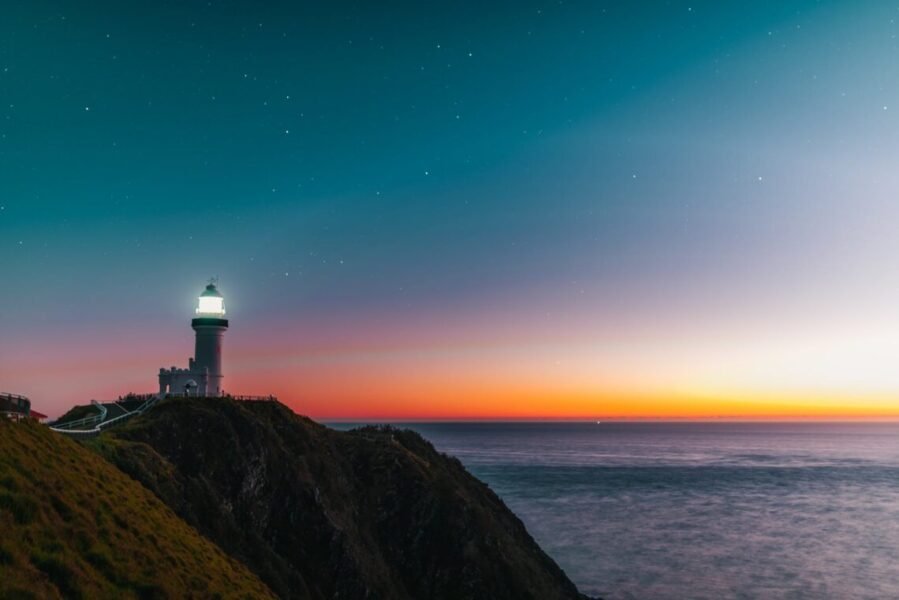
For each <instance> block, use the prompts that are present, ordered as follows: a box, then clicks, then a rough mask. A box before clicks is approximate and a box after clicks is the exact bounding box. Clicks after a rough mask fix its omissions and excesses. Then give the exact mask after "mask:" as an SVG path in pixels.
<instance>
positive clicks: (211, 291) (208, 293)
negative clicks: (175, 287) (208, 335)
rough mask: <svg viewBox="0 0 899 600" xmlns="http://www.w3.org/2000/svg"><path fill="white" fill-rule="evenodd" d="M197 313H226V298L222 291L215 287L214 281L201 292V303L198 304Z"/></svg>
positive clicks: (219, 314) (213, 314)
mask: <svg viewBox="0 0 899 600" xmlns="http://www.w3.org/2000/svg"><path fill="white" fill-rule="evenodd" d="M197 314H198V315H204V316H210V317H222V316H224V314H225V299H224V298H223V297H222V294H221V292H219V291H218V288H216V287H215V284H214V283H210V284H209V285H207V286H206V289H205V290H203V293H201V294H200V298H199V303H198V304H197Z"/></svg>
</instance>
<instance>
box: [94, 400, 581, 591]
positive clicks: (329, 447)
mask: <svg viewBox="0 0 899 600" xmlns="http://www.w3.org/2000/svg"><path fill="white" fill-rule="evenodd" d="M94 443H95V444H96V446H97V448H98V449H99V450H100V451H101V452H102V453H103V454H104V455H105V456H106V457H107V458H109V459H110V460H111V461H113V462H114V463H115V464H116V465H118V466H119V467H120V468H121V469H122V470H124V471H125V472H127V473H129V474H130V475H132V476H133V477H134V478H136V479H137V480H139V481H140V482H142V483H143V484H144V485H145V486H146V487H147V488H149V489H150V490H152V491H153V492H155V493H156V495H157V496H158V497H159V498H161V499H162V500H163V501H164V502H165V503H166V504H168V505H169V506H170V507H171V508H172V509H174V511H175V512H176V513H177V514H179V515H180V516H181V517H182V518H184V519H185V520H186V521H187V522H188V523H189V524H191V525H193V526H194V527H196V528H197V529H198V530H199V531H200V532H202V533H203V534H204V535H206V536H207V537H208V538H209V539H211V540H213V541H214V542H216V543H217V544H218V545H219V546H220V547H221V548H222V549H224V550H225V551H226V552H227V553H229V554H230V555H232V556H233V557H235V558H237V559H238V560H240V561H241V562H243V563H244V564H246V565H247V566H249V568H250V569H251V570H252V571H254V572H255V573H257V574H258V575H259V577H260V578H261V579H262V580H263V581H265V582H266V583H267V584H268V585H269V586H270V587H271V589H273V590H274V591H275V592H276V593H277V594H278V595H280V596H282V597H285V598H288V597H289V598H313V599H319V598H322V599H323V598H338V597H339V598H348V599H356V598H359V599H362V598H367V599H384V600H401V599H425V598H427V599H434V600H440V599H447V600H449V599H453V600H457V599H464V598H478V599H491V598H495V599H503V600H505V599H508V600H513V599H514V600H520V599H527V598H533V599H539V600H551V599H556V598H558V599H581V598H583V596H581V595H580V594H579V593H578V592H577V590H576V589H575V586H574V585H573V584H572V583H571V581H569V580H568V578H567V577H566V576H565V574H564V573H563V572H562V571H561V570H560V569H559V567H558V566H557V565H556V564H555V563H554V562H553V561H552V560H551V559H550V558H549V557H548V556H547V555H546V554H544V553H543V551H542V550H540V548H539V547H538V546H537V544H536V543H535V542H534V540H533V539H532V538H531V537H530V535H528V533H527V531H526V530H525V528H524V526H523V525H522V523H521V522H520V521H519V520H518V518H517V517H515V515H514V514H512V513H511V512H510V511H509V510H508V509H507V508H506V506H505V505H504V504H503V502H502V501H501V500H500V499H499V498H498V497H497V496H496V495H495V494H494V493H493V492H492V491H491V490H490V489H489V488H488V487H487V486H486V485H484V484H483V483H481V482H480V481H478V480H477V479H475V478H474V477H473V476H471V475H470V474H469V473H468V472H467V471H465V469H464V468H463V467H462V465H461V464H460V463H459V462H458V461H457V460H455V459H452V458H449V457H447V456H445V455H441V454H440V453H438V452H437V451H435V449H434V448H433V447H432V446H431V444H429V443H428V442H427V441H425V440H424V439H423V438H421V437H420V436H419V435H417V434H415V433H412V432H409V431H399V430H395V429H384V428H366V429H361V430H356V431H352V432H348V433H345V432H337V431H333V430H330V429H328V428H326V427H323V426H321V425H318V424H316V423H314V422H312V421H310V420H308V419H305V418H303V417H299V416H297V415H295V414H294V413H292V412H291V411H289V410H288V409H287V408H285V407H284V406H282V405H280V404H278V403H274V402H250V403H239V402H234V401H230V400H221V399H190V400H182V399H172V400H168V401H165V402H163V403H161V404H160V405H159V406H157V407H156V408H155V409H154V410H153V411H151V412H150V413H148V414H146V415H144V416H143V417H142V418H139V419H135V420H134V421H133V422H132V423H129V424H128V425H127V426H125V427H123V428H121V429H118V430H113V431H111V432H108V433H106V434H104V435H103V436H101V437H100V438H99V439H98V440H97V441H96V442H94Z"/></svg>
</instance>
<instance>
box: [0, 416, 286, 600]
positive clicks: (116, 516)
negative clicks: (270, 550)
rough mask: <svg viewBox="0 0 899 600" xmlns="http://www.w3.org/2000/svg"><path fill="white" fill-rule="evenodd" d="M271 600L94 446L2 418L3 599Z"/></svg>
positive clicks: (0, 555)
mask: <svg viewBox="0 0 899 600" xmlns="http://www.w3.org/2000/svg"><path fill="white" fill-rule="evenodd" d="M271 596H272V594H271V592H270V591H269V589H268V588H267V587H266V586H265V585H264V584H263V583H262V582H261V581H260V580H259V579H258V578H257V577H256V576H255V575H253V574H252V573H251V572H250V571H248V570H247V569H246V568H245V567H244V566H243V565H241V564H240V563H238V562H237V561H235V560H233V559H231V558H229V557H228V556H227V555H225V554H224V553H223V552H222V551H221V550H219V548H218V547H217V546H215V545H214V544H212V543H211V542H209V541H208V540H207V539H205V538H203V537H202V536H201V535H200V534H199V533H197V532H196V530H194V529H192V528H191V527H190V526H188V525H187V524H186V523H185V522H184V521H182V520H181V519H179V518H178V517H177V516H176V515H175V514H174V513H173V512H172V511H171V510H170V509H169V508H168V507H167V506H166V505H165V504H163V503H162V502H161V501H160V500H159V499H157V498H156V496H154V495H153V494H152V493H150V492H149V491H147V490H146V489H145V488H144V487H143V486H141V485H140V484H139V483H137V482H136V481H134V480H133V479H131V478H129V477H128V476H127V475H125V474H124V473H122V472H121V471H119V470H118V469H116V468H115V467H114V466H113V465H111V464H109V463H107V462H106V461H105V460H103V459H102V458H101V457H100V456H98V455H97V454H95V453H94V452H91V451H90V450H88V449H87V448H84V447H83V446H81V445H79V444H77V443H75V442H73V441H71V440H69V439H67V438H65V437H63V436H61V435H58V434H54V433H53V432H51V431H50V430H49V429H47V428H46V427H43V426H41V425H37V424H35V423H19V424H14V423H10V422H8V421H7V420H6V419H2V418H0V598H74V599H77V598H154V599H155V598H216V597H218V598H267V597H271Z"/></svg>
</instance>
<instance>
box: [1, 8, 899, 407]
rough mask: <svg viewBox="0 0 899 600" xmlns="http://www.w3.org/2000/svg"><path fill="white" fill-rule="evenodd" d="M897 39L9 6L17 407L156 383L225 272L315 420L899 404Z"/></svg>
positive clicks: (293, 394) (519, 19) (4, 24)
mask: <svg viewBox="0 0 899 600" xmlns="http://www.w3.org/2000/svg"><path fill="white" fill-rule="evenodd" d="M263 4H264V5H265V6H263ZM897 19H899V9H897V7H896V6H894V5H892V4H890V3H885V2H880V1H870V2H865V1H854V2H828V1H815V2H812V1H807V2H777V3H773V2H772V3H763V2H753V3H749V2H721V1H692V0H690V1H683V2H681V1H676V0H672V1H670V2H656V3H652V2H641V3H632V2H597V1H585V2H531V1H521V0H518V1H515V2H463V3H455V2H452V3H451V2H446V3H420V2H391V3H387V4H386V5H384V4H376V3H370V2H356V3H350V2H339V1H338V2H321V3H297V2H292V3H287V2H284V3H276V2H272V3H260V2H249V1H247V2H215V1H213V2H209V3H205V2H203V3H201V2H182V1H178V2H175V1H160V2H154V3H152V5H147V6H146V7H145V8H138V7H136V6H135V5H134V4H133V3H122V2H112V1H109V2H100V1H96V0H92V1H90V2H84V1H79V2H75V1H74V0H73V1H62V0H61V1H53V2H50V1H45V0H34V1H33V2H27V3H25V2H22V3H16V5H13V6H8V7H5V10H4V16H3V19H2V20H0V283H2V294H0V391H7V392H15V393H22V394H26V395H28V396H30V397H31V398H32V400H33V402H34V405H35V408H37V409H38V410H41V411H42V412H46V413H49V414H51V415H53V416H56V415H58V414H60V413H61V412H63V411H64V410H65V409H67V408H68V407H70V406H71V405H72V404H76V403H82V404H83V403H86V402H87V401H89V400H90V399H91V398H96V399H100V400H105V399H109V398H113V397H115V396H117V395H119V394H123V393H125V392H128V391H134V392H151V391H155V389H156V373H157V371H158V369H159V367H162V366H166V367H168V366H172V365H177V366H186V364H187V358H188V357H189V356H190V355H191V354H192V351H193V346H192V344H193V337H192V336H193V332H192V331H191V329H190V325H189V322H190V318H191V316H192V312H193V309H194V306H195V302H196V296H197V295H198V294H199V292H200V291H201V290H202V288H203V286H204V285H205V283H206V281H207V279H208V278H209V277H211V276H218V277H219V280H220V288H221V290H222V292H223V294H224V295H225V298H226V305H227V308H228V313H229V314H228V316H229V318H230V319H231V329H230V331H229V332H228V334H227V336H226V342H225V343H226V355H225V388H226V389H227V390H228V391H230V392H233V393H241V394H268V393H272V394H276V395H278V396H279V397H280V398H281V399H282V400H283V401H285V402H286V403H287V404H289V405H290V406H292V407H293V408H295V409H296V410H298V411H299V412H302V413H305V414H309V415H310V416H312V417H315V418H320V419H332V418H339V419H371V418H379V419H418V418H441V419H457V418H591V419H592V418H602V417H616V416H617V417H662V418H717V417H729V418H733V417H799V416H807V417H832V418H842V417H883V416H893V417H897V416H899V228H897V227H899V167H897V156H899V39H897V34H899V23H897Z"/></svg>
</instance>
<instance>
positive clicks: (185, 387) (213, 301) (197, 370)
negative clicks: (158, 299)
mask: <svg viewBox="0 0 899 600" xmlns="http://www.w3.org/2000/svg"><path fill="white" fill-rule="evenodd" d="M190 325H191V327H192V328H193V330H194V331H195V332H196V342H195V345H194V356H193V358H189V359H188V361H187V368H186V369H179V368H177V367H171V368H168V369H166V368H162V369H159V394H160V395H161V396H164V395H167V394H168V395H173V396H221V395H222V379H223V378H224V375H223V374H222V341H223V338H224V336H225V332H226V331H227V330H228V320H227V319H226V318H225V300H224V298H223V297H222V295H221V293H220V292H219V291H218V289H217V288H216V282H215V281H214V280H213V281H210V282H209V285H207V286H206V289H205V290H203V293H202V294H200V298H199V302H198V304H197V311H196V317H194V319H193V320H192V321H191V324H190Z"/></svg>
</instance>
